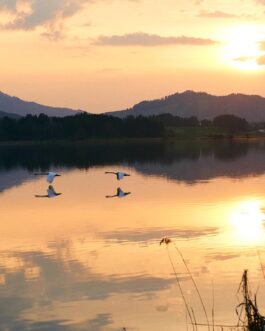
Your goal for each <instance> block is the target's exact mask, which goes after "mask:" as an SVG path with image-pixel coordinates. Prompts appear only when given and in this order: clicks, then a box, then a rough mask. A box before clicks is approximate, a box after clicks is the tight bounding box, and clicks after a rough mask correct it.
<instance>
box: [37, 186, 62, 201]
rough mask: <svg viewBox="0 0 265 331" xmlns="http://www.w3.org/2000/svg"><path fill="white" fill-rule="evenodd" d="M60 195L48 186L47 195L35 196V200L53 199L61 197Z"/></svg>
mask: <svg viewBox="0 0 265 331" xmlns="http://www.w3.org/2000/svg"><path fill="white" fill-rule="evenodd" d="M61 194H62V193H57V192H55V190H54V188H53V186H52V185H49V187H48V189H47V194H45V195H35V197H36V198H55V197H57V196H58V195H61Z"/></svg>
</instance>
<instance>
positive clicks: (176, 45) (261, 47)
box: [0, 0, 265, 112]
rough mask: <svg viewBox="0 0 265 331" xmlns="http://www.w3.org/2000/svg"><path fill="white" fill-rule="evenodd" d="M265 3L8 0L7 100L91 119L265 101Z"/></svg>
mask: <svg viewBox="0 0 265 331" xmlns="http://www.w3.org/2000/svg"><path fill="white" fill-rule="evenodd" d="M264 20H265V0H186V1H184V0H0V42H1V44H0V45H1V52H0V74H1V79H0V90H2V91H3V92H5V93H8V94H10V95H15V96H18V97H20V98H23V99H26V100H34V101H37V102H40V103H44V104H47V105H54V106H68V107H73V108H81V109H84V110H87V111H90V112H104V111H111V110H120V109H124V108H127V107H130V106H132V105H133V104H134V103H136V102H139V101H142V100H143V99H153V98H158V97H162V96H165V95H168V94H172V93H175V92H181V91H184V90H187V89H192V90H196V91H206V92H209V93H213V94H217V95H222V94H227V93H231V92H241V93H247V94H260V95H263V96H265V85H264V78H265V24H264Z"/></svg>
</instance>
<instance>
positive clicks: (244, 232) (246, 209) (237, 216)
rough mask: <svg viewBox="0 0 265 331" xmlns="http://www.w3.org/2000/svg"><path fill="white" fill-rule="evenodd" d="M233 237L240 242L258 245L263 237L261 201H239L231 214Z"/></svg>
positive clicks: (264, 216)
mask: <svg viewBox="0 0 265 331" xmlns="http://www.w3.org/2000/svg"><path fill="white" fill-rule="evenodd" d="M230 220H231V224H232V226H233V227H234V231H235V233H234V235H235V236H234V237H235V238H237V240H238V241H239V242H241V243H242V244H250V245H252V244H255V245H258V244H259V243H261V242H262V240H263V239H264V220H265V215H264V213H263V208H262V204H261V201H259V200H252V201H251V200H250V201H244V202H241V203H239V204H238V205H237V206H236V208H235V209H234V211H233V213H232V215H231V219H230Z"/></svg>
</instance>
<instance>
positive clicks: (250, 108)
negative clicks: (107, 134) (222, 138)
mask: <svg viewBox="0 0 265 331" xmlns="http://www.w3.org/2000/svg"><path fill="white" fill-rule="evenodd" d="M79 112H81V110H74V109H70V108H60V107H49V106H44V105H40V104H38V103H35V102H28V101H23V100H21V99H19V98H16V97H11V96H9V95H7V94H5V93H3V92H0V118H1V117H3V116H9V117H13V118H16V117H19V116H25V115H27V114H32V115H39V114H41V113H43V114H46V115H48V116H57V117H64V116H70V115H75V114H78V113H79ZM166 113H170V114H172V115H175V116H179V117H184V118H185V117H186V118H187V117H191V116H196V117H197V118H198V119H200V120H202V119H209V120H212V119H213V118H214V117H216V116H218V115H222V114H233V115H236V116H239V117H242V118H245V119H246V120H247V121H249V122H260V121H265V98H263V97H261V96H258V95H245V94H230V95H226V96H214V95H211V94H208V93H205V92H194V91H185V92H183V93H175V94H172V95H169V96H166V97H164V98H161V99H156V100H150V101H142V102H140V103H138V104H136V105H134V106H133V107H132V108H128V109H125V110H121V111H114V112H107V113H104V114H105V115H112V116H115V117H119V118H124V117H127V116H139V115H142V116H150V115H158V114H166Z"/></svg>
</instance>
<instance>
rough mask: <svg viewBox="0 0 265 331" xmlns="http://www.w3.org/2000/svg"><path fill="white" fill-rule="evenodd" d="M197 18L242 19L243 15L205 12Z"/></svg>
mask: <svg viewBox="0 0 265 331" xmlns="http://www.w3.org/2000/svg"><path fill="white" fill-rule="evenodd" d="M197 16H198V17H203V18H240V17H241V15H234V14H230V13H226V12H223V11H219V10H217V11H213V12H210V11H205V10H203V11H201V12H200V13H199V14H198V15H197Z"/></svg>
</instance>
